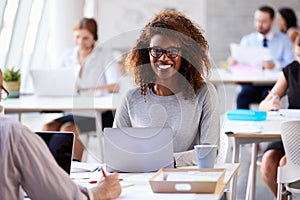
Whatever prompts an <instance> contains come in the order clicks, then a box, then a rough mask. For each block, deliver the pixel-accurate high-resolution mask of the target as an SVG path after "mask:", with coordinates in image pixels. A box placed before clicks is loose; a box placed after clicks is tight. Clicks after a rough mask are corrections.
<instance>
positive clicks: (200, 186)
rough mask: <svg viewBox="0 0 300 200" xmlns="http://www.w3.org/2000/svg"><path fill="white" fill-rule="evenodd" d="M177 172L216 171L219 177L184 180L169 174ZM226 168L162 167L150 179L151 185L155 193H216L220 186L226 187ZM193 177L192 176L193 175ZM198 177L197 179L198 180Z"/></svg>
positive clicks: (182, 173)
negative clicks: (224, 180)
mask: <svg viewBox="0 0 300 200" xmlns="http://www.w3.org/2000/svg"><path fill="white" fill-rule="evenodd" d="M175 172H178V173H181V174H180V175H179V176H181V177H182V175H184V173H198V172H216V173H215V174H217V177H214V178H213V179H214V180H208V179H205V178H204V179H202V180H201V179H197V178H194V179H195V180H189V178H187V179H186V180H184V178H183V179H182V180H180V178H178V180H176V179H177V178H175V179H171V180H168V176H170V174H173V173H175ZM224 175H225V169H223V168H222V169H221V168H205V169H204V168H201V169H160V170H159V171H158V172H157V173H156V174H155V175H154V176H153V177H152V178H151V179H150V180H149V183H150V186H151V189H152V191H153V192H154V193H215V192H216V191H217V190H218V188H222V187H225V185H224V183H223V179H224ZM191 177H192V176H191ZM196 179H197V180H196Z"/></svg>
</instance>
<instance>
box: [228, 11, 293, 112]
mask: <svg viewBox="0 0 300 200" xmlns="http://www.w3.org/2000/svg"><path fill="white" fill-rule="evenodd" d="M274 18H275V11H274V9H273V8H271V7H269V6H261V7H259V8H258V9H257V10H256V11H255V13H254V27H255V29H256V31H255V32H252V33H250V34H248V35H246V36H244V37H243V38H242V39H241V43H240V44H241V45H242V46H245V47H265V48H268V49H269V50H270V54H271V55H270V56H271V57H269V56H267V58H266V60H263V61H262V70H272V71H280V70H281V69H282V68H283V67H285V66H286V65H288V64H289V63H291V62H292V61H293V60H294V59H295V58H294V54H293V44H292V42H291V40H290V38H289V37H288V36H287V35H286V34H284V33H281V32H279V33H274V32H273V31H272V26H273V23H274ZM228 62H229V64H230V65H235V64H237V61H236V60H234V59H233V58H231V57H229V59H228ZM271 88H272V85H252V84H243V85H242V89H241V91H240V93H239V94H238V97H237V108H240V109H249V107H250V104H251V103H259V102H261V101H262V100H263V99H264V98H265V97H266V96H267V94H268V90H270V89H271Z"/></svg>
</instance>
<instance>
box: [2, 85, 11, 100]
mask: <svg viewBox="0 0 300 200" xmlns="http://www.w3.org/2000/svg"><path fill="white" fill-rule="evenodd" d="M8 95H9V92H8V91H7V90H6V89H5V88H4V87H3V86H2V88H1V101H4V100H5V99H6V98H7V97H8Z"/></svg>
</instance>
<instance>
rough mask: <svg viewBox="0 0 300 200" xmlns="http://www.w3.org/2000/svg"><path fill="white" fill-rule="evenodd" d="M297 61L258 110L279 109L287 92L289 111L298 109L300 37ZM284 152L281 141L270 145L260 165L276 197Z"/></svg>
mask: <svg viewBox="0 0 300 200" xmlns="http://www.w3.org/2000/svg"><path fill="white" fill-rule="evenodd" d="M295 53H296V57H297V61H294V62H292V63H290V64H289V65H288V66H286V67H285V68H283V72H282V73H281V76H280V78H279V80H278V81H277V82H276V84H275V85H274V87H273V88H272V90H271V91H270V93H269V95H268V96H267V97H266V98H265V99H264V100H263V101H262V102H261V103H260V104H259V109H260V110H265V111H271V110H278V109H280V108H281V107H280V98H281V97H282V96H283V95H284V94H285V93H286V92H287V95H288V101H289V106H288V108H289V109H300V79H299V77H300V36H299V35H298V37H297V39H296V43H295ZM284 155H285V152H284V148H283V144H282V141H280V142H273V143H270V144H269V145H268V147H267V150H266V151H265V153H264V155H263V159H262V165H261V175H262V178H263V180H264V182H265V183H266V184H267V185H268V187H269V188H270V189H271V191H272V192H273V194H274V195H275V196H276V195H277V167H278V165H281V166H282V165H284V164H285V156H284Z"/></svg>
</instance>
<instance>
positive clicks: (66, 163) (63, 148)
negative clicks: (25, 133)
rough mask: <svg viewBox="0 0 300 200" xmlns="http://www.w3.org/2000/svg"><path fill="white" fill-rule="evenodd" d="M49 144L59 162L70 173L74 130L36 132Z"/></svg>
mask: <svg viewBox="0 0 300 200" xmlns="http://www.w3.org/2000/svg"><path fill="white" fill-rule="evenodd" d="M35 133H36V134H38V135H39V136H40V137H41V138H42V139H43V140H44V142H45V143H46V145H47V146H48V148H49V150H50V152H51V153H52V155H53V157H54V158H55V160H56V162H57V164H58V165H59V166H60V167H61V168H63V169H64V170H65V171H66V172H67V173H68V174H70V171H71V162H72V155H73V144H74V134H73V133H72V132H51V131H50V132H49V131H47V132H35Z"/></svg>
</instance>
